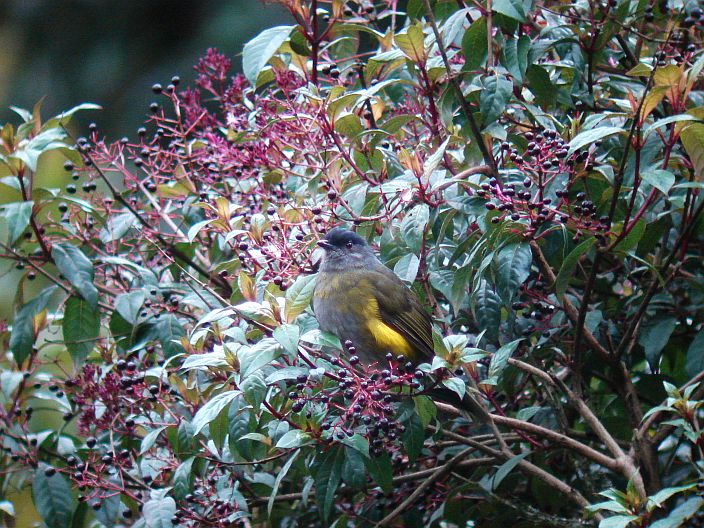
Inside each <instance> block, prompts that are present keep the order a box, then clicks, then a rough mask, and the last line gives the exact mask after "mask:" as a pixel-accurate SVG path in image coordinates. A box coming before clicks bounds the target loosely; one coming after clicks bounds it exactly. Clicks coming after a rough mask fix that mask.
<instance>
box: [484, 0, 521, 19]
mask: <svg viewBox="0 0 704 528" xmlns="http://www.w3.org/2000/svg"><path fill="white" fill-rule="evenodd" d="M491 9H492V11H495V12H497V13H501V14H502V15H506V16H507V17H509V18H512V19H514V20H518V21H519V22H524V21H525V19H526V12H525V9H524V7H523V1H522V0H494V1H493V3H492V4H491Z"/></svg>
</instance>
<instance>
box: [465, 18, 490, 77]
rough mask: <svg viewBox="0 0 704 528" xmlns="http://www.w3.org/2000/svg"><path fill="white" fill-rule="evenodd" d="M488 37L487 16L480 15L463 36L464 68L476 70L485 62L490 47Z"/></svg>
mask: <svg viewBox="0 0 704 528" xmlns="http://www.w3.org/2000/svg"><path fill="white" fill-rule="evenodd" d="M487 39H488V31H487V28H486V18H485V17H480V18H478V19H476V20H475V21H474V22H472V25H471V26H469V27H468V28H467V31H465V32H464V36H463V37H462V54H463V55H464V67H463V68H464V69H465V70H476V69H478V68H480V67H481V66H482V65H483V64H484V62H485V61H486V57H487V49H488V48H487V46H488V40H487Z"/></svg>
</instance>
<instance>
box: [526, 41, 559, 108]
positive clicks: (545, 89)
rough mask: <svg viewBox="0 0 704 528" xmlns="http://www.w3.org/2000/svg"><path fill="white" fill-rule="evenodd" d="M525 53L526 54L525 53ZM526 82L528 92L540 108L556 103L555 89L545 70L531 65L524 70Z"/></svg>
mask: <svg viewBox="0 0 704 528" xmlns="http://www.w3.org/2000/svg"><path fill="white" fill-rule="evenodd" d="M526 53H527V52H526ZM525 76H526V80H527V81H528V86H529V87H530V91H531V92H533V95H535V99H536V102H537V103H538V104H539V105H540V106H545V107H547V106H550V105H551V104H554V103H555V101H556V97H557V94H556V93H555V92H556V87H555V86H554V85H553V84H552V82H551V81H550V75H548V72H547V71H545V68H543V67H542V66H538V65H537V64H531V65H530V66H528V68H527V69H526V75H525Z"/></svg>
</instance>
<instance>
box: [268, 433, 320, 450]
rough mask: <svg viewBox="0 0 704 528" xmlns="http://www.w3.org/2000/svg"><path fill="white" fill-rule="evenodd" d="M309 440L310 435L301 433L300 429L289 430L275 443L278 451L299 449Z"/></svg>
mask: <svg viewBox="0 0 704 528" xmlns="http://www.w3.org/2000/svg"><path fill="white" fill-rule="evenodd" d="M310 439H311V437H310V435H309V434H308V433H306V432H305V431H301V430H300V429H291V430H290V431H288V432H286V433H284V435H283V436H282V437H281V438H279V441H278V442H276V447H277V448H278V449H291V448H294V447H301V446H303V445H306V444H307V443H309V442H310Z"/></svg>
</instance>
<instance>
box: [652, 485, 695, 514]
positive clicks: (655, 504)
mask: <svg viewBox="0 0 704 528" xmlns="http://www.w3.org/2000/svg"><path fill="white" fill-rule="evenodd" d="M694 486H695V485H694V484H687V485H684V486H675V487H673V488H663V489H661V490H660V491H658V492H656V493H654V494H653V495H651V496H650V497H648V508H650V509H652V508H660V507H661V506H662V505H663V504H664V503H665V502H666V501H667V500H668V499H669V498H670V497H672V496H673V495H676V494H678V493H682V492H685V491H690V490H692V489H694Z"/></svg>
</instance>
